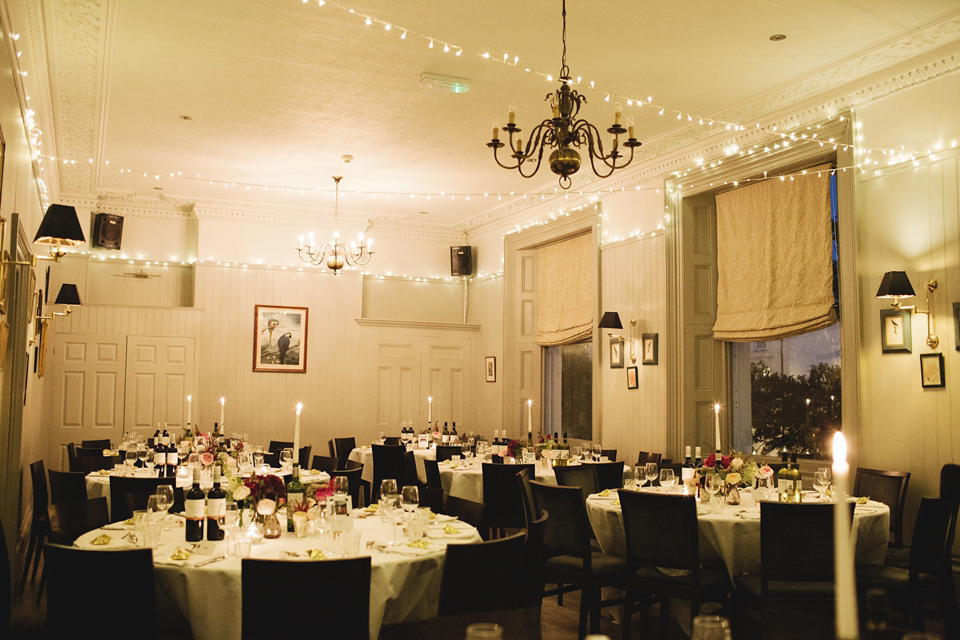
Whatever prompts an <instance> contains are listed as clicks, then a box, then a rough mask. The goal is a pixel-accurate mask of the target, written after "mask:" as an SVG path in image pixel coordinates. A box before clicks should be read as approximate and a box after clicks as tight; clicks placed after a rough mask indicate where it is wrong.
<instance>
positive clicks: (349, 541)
mask: <svg viewBox="0 0 960 640" xmlns="http://www.w3.org/2000/svg"><path fill="white" fill-rule="evenodd" d="M341 536H342V537H343V555H345V556H358V555H360V530H359V529H347V530H346V531H344V532H343V533H342V534H341Z"/></svg>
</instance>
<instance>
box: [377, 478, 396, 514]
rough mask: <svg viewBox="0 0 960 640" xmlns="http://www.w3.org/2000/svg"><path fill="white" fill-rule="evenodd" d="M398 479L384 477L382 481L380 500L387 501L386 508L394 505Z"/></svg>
mask: <svg viewBox="0 0 960 640" xmlns="http://www.w3.org/2000/svg"><path fill="white" fill-rule="evenodd" d="M397 493H398V492H397V481H396V480H394V479H393V478H384V479H383V480H381V481H380V500H381V502H385V503H386V504H384V505H383V507H384V508H386V509H391V508H393V506H394V501H395V500H396V499H397Z"/></svg>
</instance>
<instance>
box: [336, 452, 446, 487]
mask: <svg viewBox="0 0 960 640" xmlns="http://www.w3.org/2000/svg"><path fill="white" fill-rule="evenodd" d="M407 450H408V451H413V459H414V461H415V462H416V463H417V480H419V481H420V483H421V484H426V482H427V468H426V466H424V464H423V461H424V460H436V459H437V450H436V449H435V448H433V447H431V448H429V449H409V448H408V449H407ZM347 459H348V460H353V461H354V462H359V463H361V464H363V473H361V474H360V477H361V478H363V479H364V480H366V481H367V482H371V483H372V482H373V447H370V446H366V447H357V448H356V449H353V450H351V451H350V455H348V456H347Z"/></svg>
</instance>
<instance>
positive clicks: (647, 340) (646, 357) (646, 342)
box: [640, 333, 660, 365]
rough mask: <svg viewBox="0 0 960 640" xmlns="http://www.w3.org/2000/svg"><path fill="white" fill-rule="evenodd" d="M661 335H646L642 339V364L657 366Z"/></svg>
mask: <svg viewBox="0 0 960 640" xmlns="http://www.w3.org/2000/svg"><path fill="white" fill-rule="evenodd" d="M659 336H660V334H658V333H645V334H643V335H642V336H641V338H640V353H641V355H642V358H641V359H640V362H641V364H649V365H655V364H657V360H658V351H659V349H658V346H659V345H658V343H659V342H660V338H659Z"/></svg>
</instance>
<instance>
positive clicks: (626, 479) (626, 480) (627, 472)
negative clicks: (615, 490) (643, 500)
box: [623, 466, 637, 489]
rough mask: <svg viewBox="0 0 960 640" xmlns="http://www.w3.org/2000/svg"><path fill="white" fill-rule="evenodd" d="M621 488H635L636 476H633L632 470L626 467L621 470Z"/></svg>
mask: <svg viewBox="0 0 960 640" xmlns="http://www.w3.org/2000/svg"><path fill="white" fill-rule="evenodd" d="M623 488H624V489H636V488H637V477H636V475H634V472H633V469H631V468H629V467H626V466H625V467H624V468H623Z"/></svg>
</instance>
